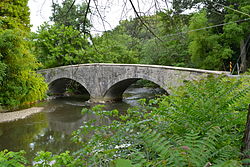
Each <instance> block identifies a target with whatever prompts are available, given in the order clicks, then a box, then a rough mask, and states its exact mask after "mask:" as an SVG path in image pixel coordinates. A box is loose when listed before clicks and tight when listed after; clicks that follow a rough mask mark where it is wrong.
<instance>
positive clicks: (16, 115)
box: [0, 107, 44, 123]
mask: <svg viewBox="0 0 250 167" xmlns="http://www.w3.org/2000/svg"><path fill="white" fill-rule="evenodd" d="M43 109H44V108H43V107H32V108H28V109H24V110H19V111H14V112H7V113H0V123H3V122H11V121H15V120H18V119H24V118H27V117H29V116H31V115H33V114H35V113H39V112H41V111H42V110H43Z"/></svg>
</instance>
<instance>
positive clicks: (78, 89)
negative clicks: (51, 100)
mask: <svg viewBox="0 0 250 167" xmlns="http://www.w3.org/2000/svg"><path fill="white" fill-rule="evenodd" d="M69 89H71V90H72V91H73V92H74V94H86V95H88V97H89V96H90V94H89V91H88V90H87V89H86V87H85V86H84V84H83V83H79V82H77V81H75V80H74V79H71V78H58V79H55V80H53V81H51V82H50V83H49V91H48V93H49V94H52V95H63V94H64V93H65V92H66V91H67V90H69ZM71 90H70V91H71Z"/></svg>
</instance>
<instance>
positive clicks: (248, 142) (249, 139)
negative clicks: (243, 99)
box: [242, 104, 250, 158]
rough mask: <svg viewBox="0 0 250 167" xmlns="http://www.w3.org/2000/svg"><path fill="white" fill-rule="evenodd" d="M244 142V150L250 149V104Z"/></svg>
mask: <svg viewBox="0 0 250 167" xmlns="http://www.w3.org/2000/svg"><path fill="white" fill-rule="evenodd" d="M243 144H244V146H243V147H242V151H243V152H246V151H249V150H250V104H249V106H248V114H247V123H246V130H245V133H244V138H243ZM246 157H248V158H249V157H250V155H246Z"/></svg>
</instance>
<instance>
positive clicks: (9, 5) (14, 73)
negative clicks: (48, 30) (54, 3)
mask: <svg viewBox="0 0 250 167" xmlns="http://www.w3.org/2000/svg"><path fill="white" fill-rule="evenodd" d="M27 3H28V1H27V0H24V1H21V0H20V1H19V0H17V1H14V0H13V1H12V0H11V1H1V2H0V9H1V12H0V19H1V20H0V65H1V67H0V105H1V106H4V107H8V108H9V107H16V106H19V105H22V104H26V103H30V102H35V101H37V100H41V99H42V98H43V97H44V95H45V91H46V88H47V85H46V84H45V82H44V79H43V78H42V76H40V75H38V74H36V72H35V71H34V70H35V69H36V68H37V67H38V66H39V63H37V61H36V58H35V56H34V55H32V54H31V53H30V44H29V42H28V33H29V27H30V24H29V9H28V6H27Z"/></svg>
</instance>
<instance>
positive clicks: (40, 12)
mask: <svg viewBox="0 0 250 167" xmlns="http://www.w3.org/2000/svg"><path fill="white" fill-rule="evenodd" d="M54 1H55V2H56V1H57V0H54ZM58 1H59V2H62V0H58ZM81 2H84V0H76V3H81ZM91 2H92V3H91V11H92V14H91V15H89V16H88V18H89V19H90V20H91V22H92V25H93V29H92V32H93V33H98V32H101V31H104V30H110V29H113V28H114V27H115V26H117V25H118V24H119V21H120V20H124V19H128V18H133V17H135V14H134V12H133V10H132V7H131V4H129V1H125V0H92V1H91ZM94 2H96V3H97V6H98V9H99V11H100V12H101V15H102V17H103V19H104V20H105V22H102V20H101V19H100V16H99V15H98V13H97V11H96V8H95V4H94ZM125 2H127V3H125ZM137 2H139V4H138V3H137ZM153 2H155V1H153V0H138V1H135V0H133V3H134V4H135V7H136V8H137V11H138V12H140V13H141V15H143V14H145V13H146V14H152V13H154V12H155V11H156V8H157V9H167V8H168V6H167V5H166V3H161V4H154V3H153ZM28 5H29V7H30V13H31V16H30V17H31V24H32V25H33V27H32V31H36V30H37V28H38V26H39V25H41V24H42V23H43V22H44V21H49V17H50V16H51V14H52V13H51V5H52V0H29V4H28ZM156 5H158V6H156Z"/></svg>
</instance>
